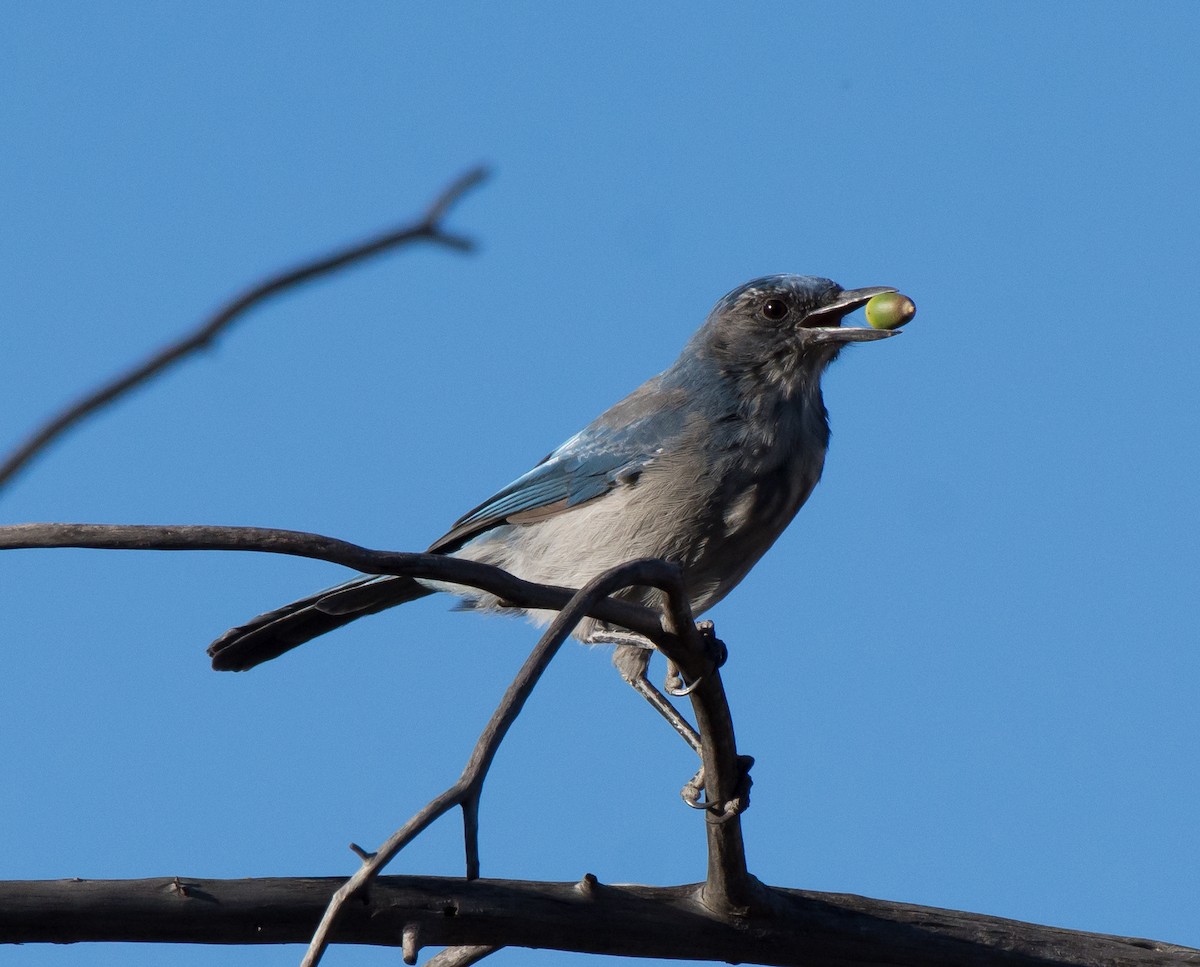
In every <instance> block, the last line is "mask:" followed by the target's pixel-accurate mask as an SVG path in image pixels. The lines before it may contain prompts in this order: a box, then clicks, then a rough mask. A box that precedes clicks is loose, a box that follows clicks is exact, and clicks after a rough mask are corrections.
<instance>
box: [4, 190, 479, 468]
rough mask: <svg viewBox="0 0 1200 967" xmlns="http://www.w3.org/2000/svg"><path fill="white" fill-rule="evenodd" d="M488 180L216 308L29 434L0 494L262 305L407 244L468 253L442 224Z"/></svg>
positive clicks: (10, 462)
mask: <svg viewBox="0 0 1200 967" xmlns="http://www.w3.org/2000/svg"><path fill="white" fill-rule="evenodd" d="M486 176H487V171H486V169H484V168H473V169H472V170H470V171H468V172H467V173H466V174H464V175H462V176H460V177H459V178H456V179H455V180H454V181H453V182H451V183H450V184H449V185H448V186H447V187H446V188H445V189H444V190H443V191H442V193H441V194H440V195H438V197H437V198H436V199H434V201H433V203H432V204H431V205H430V206H429V208H428V209H426V211H425V213H424V214H423V215H422V216H421V217H420V218H418V219H417V220H416V221H415V222H410V223H408V224H406V225H403V226H401V227H399V228H393V229H390V230H388V231H386V232H383V233H381V234H379V235H373V236H371V237H370V238H367V239H364V240H362V241H360V242H356V243H355V244H353V245H349V246H346V247H344V248H339V249H336V250H335V251H333V252H330V253H329V254H327V255H323V256H321V257H319V258H316V259H312V260H310V261H307V262H303V263H301V264H299V265H296V266H293V267H292V268H289V269H285V270H283V271H281V272H277V273H275V274H274V275H270V276H268V277H267V278H265V279H263V280H262V281H260V282H257V283H255V284H254V285H252V286H251V287H250V288H249V289H246V290H245V291H244V292H242V293H241V294H240V295H238V296H235V297H234V298H233V299H231V300H230V301H229V302H227V303H226V304H225V305H224V306H222V307H221V308H220V309H218V310H217V312H215V313H214V314H213V315H212V316H210V317H209V318H208V319H206V320H205V321H204V322H203V323H202V324H201V325H200V326H199V327H198V328H197V329H195V330H194V331H192V332H191V333H189V334H187V335H185V336H183V337H182V338H181V339H179V340H177V341H176V342H173V343H171V344H170V345H167V346H164V347H163V348H162V349H160V350H159V351H158V352H156V353H154V354H153V355H152V356H150V357H149V358H147V359H145V360H143V361H142V362H141V363H139V364H138V365H136V366H134V367H133V368H132V369H130V370H128V371H127V372H125V373H122V374H120V375H118V376H116V377H114V378H113V379H111V380H110V381H109V382H107V383H104V384H103V385H101V386H99V387H97V388H96V389H95V390H93V391H92V392H91V393H88V394H87V395H86V396H84V397H82V398H81V399H79V400H77V401H76V402H75V403H73V404H71V405H70V406H68V407H67V408H66V409H64V410H63V411H62V412H61V413H59V414H58V415H56V416H54V417H53V418H52V419H50V420H48V421H47V422H46V423H45V424H44V425H42V426H41V427H39V428H38V429H36V430H35V431H34V432H33V433H31V434H30V435H29V437H28V438H27V439H26V440H25V442H23V443H21V444H20V445H18V446H17V448H16V449H15V450H13V452H12V453H11V454H10V455H9V456H8V457H6V458H5V459H4V461H3V462H0V490H2V489H3V488H4V486H5V484H7V483H8V481H9V480H11V479H12V478H13V477H14V476H15V475H16V474H17V473H19V472H20V471H21V470H23V469H24V468H25V467H26V466H27V465H28V464H29V463H30V461H32V460H33V459H34V457H36V456H37V455H38V454H39V453H41V452H42V451H43V450H45V449H46V448H47V447H48V446H49V445H50V444H51V443H53V442H54V441H55V440H56V439H58V437H59V436H61V435H62V434H63V433H65V432H66V431H67V430H69V429H70V428H71V427H72V426H74V425H75V424H76V423H78V422H79V421H80V420H82V419H84V418H85V417H87V416H89V415H91V414H92V413H94V412H96V411H97V410H99V409H100V408H102V407H104V406H106V405H108V404H109V403H112V402H113V401H114V400H117V399H118V398H120V397H121V396H124V395H125V394H126V393H128V392H129V391H130V390H131V389H133V388H134V387H136V386H140V385H141V384H142V383H145V382H146V381H148V380H150V379H152V378H153V377H155V376H157V375H159V374H160V373H162V372H163V371H165V370H166V369H167V368H168V367H170V366H171V365H172V364H174V363H177V362H179V361H180V360H182V359H184V358H185V357H187V356H190V355H191V354H192V353H195V352H196V351H197V350H200V349H202V348H204V347H205V346H207V345H208V344H209V343H211V342H212V341H213V340H215V339H216V338H217V336H219V335H221V333H223V332H224V331H225V330H226V329H227V328H229V326H230V325H232V323H233V322H235V321H236V320H237V319H238V318H239V317H240V316H242V315H244V314H245V313H246V312H247V311H248V310H250V309H251V308H253V307H254V306H256V305H258V304H259V303H260V302H264V301H266V300H267V299H269V298H271V297H272V296H275V295H278V294H279V293H281V292H284V291H286V290H288V289H292V288H295V287H296V286H298V285H301V284H303V283H305V282H308V281H310V280H312V279H315V278H318V277H319V276H322V275H328V274H329V273H331V272H336V271H337V270H338V269H342V268H345V267H346V266H348V265H351V264H353V263H355V262H361V261H363V260H364V259H368V258H370V257H371V256H373V255H378V254H380V253H381V252H385V251H387V250H389V249H393V248H397V247H399V246H401V245H405V244H408V243H411V242H433V243H435V244H437V245H442V246H445V247H447V248H452V249H456V250H458V251H460V252H465V251H468V250H469V249H470V248H471V247H472V242H471V240H470V239H468V238H465V237H463V236H461V235H455V234H452V233H450V232H447V231H445V230H444V229H443V228H442V220H443V219H444V218H445V217H446V214H447V212H448V211H449V210H450V208H451V207H452V206H453V205H454V204H455V203H456V202H457V201H458V200H459V199H460V198H461V197H462V196H463V195H465V194H466V193H467V192H468V191H470V190H471V189H472V188H474V187H475V186H476V185H478V184H479V183H480V182H481V181H483V179H484V178H485V177H486Z"/></svg>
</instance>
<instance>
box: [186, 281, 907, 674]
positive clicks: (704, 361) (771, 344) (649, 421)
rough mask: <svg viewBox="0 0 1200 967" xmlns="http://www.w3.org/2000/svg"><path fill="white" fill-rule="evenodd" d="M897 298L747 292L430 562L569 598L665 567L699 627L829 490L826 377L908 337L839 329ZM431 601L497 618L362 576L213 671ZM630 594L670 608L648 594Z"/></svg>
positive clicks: (770, 285)
mask: <svg viewBox="0 0 1200 967" xmlns="http://www.w3.org/2000/svg"><path fill="white" fill-rule="evenodd" d="M894 291H896V290H895V289H891V288H868V289H843V288H842V287H841V286H839V285H837V284H836V283H834V282H831V281H830V280H829V279H821V278H816V277H812V276H802V275H771V276H766V277H764V278H761V279H755V280H754V281H752V282H747V283H746V284H745V285H743V286H740V287H739V288H737V289H734V290H733V291H732V292H730V293H729V294H728V295H726V296H725V297H724V298H722V299H721V300H720V301H719V302H718V303H717V304H716V306H715V307H714V308H713V310H712V312H711V313H710V314H709V316H708V319H707V320H706V321H705V322H704V325H702V326H701V327H700V329H699V330H698V331H697V332H696V334H695V335H694V336H692V338H691V340H690V341H689V342H688V343H687V345H686V346H685V347H684V349H683V353H682V354H681V355H680V357H679V358H678V359H677V360H676V361H675V363H674V364H673V365H672V366H671V367H670V368H669V369H667V370H665V371H664V372H662V373H660V374H659V375H657V376H655V377H654V378H652V379H650V380H648V381H647V382H645V383H643V384H642V385H641V386H639V387H638V388H637V389H636V390H634V391H633V392H632V393H631V394H629V396H627V397H625V399H623V400H621V401H620V402H619V403H617V404H616V405H615V406H613V407H611V408H610V409H608V410H606V411H605V412H604V413H602V414H601V415H600V416H599V417H597V418H596V419H595V420H594V421H593V422H592V423H590V424H589V425H588V426H586V427H585V428H584V429H583V430H581V431H580V432H579V433H577V434H575V436H573V437H571V439H569V440H567V442H566V443H564V444H563V445H562V446H560V447H559V448H558V449H557V450H555V451H554V452H553V453H551V454H550V455H549V456H547V457H546V458H545V459H544V460H542V462H541V463H539V464H538V465H537V466H535V467H534V468H533V469H532V470H530V471H529V472H528V473H526V474H525V475H524V476H521V477H518V478H517V479H516V480H515V481H513V482H512V483H511V484H509V485H508V486H507V487H505V488H504V489H503V490H501V491H500V492H499V493H497V494H496V495H495V496H494V497H492V498H491V499H489V500H487V501H485V502H484V503H482V504H480V505H479V506H478V507H476V508H475V509H474V510H472V511H471V512H470V513H468V514H466V515H465V516H463V517H462V518H460V519H459V520H458V521H457V522H456V523H455V524H454V526H453V527H451V528H450V530H449V531H448V532H447V533H446V534H445V535H444V536H442V537H441V538H439V539H438V540H437V541H435V542H434V543H433V545H432V546H431V547H430V548H429V550H430V552H432V553H438V554H451V555H453V556H455V557H459V558H467V559H470V560H474V561H482V562H484V563H487V564H493V565H495V566H497V567H500V568H503V569H504V570H506V571H508V572H510V573H512V574H514V575H516V576H517V577H520V578H524V579H525V580H527V581H535V582H539V583H544V584H554V585H560V586H566V587H572V588H578V587H582V586H583V585H584V584H586V583H587V582H588V581H589V580H591V579H592V578H593V577H595V576H597V575H598V574H600V573H602V572H604V571H606V570H608V569H609V568H611V567H614V566H616V565H618V564H622V563H625V562H627V561H632V560H636V559H638V558H664V559H666V560H668V561H671V562H674V563H675V564H677V565H679V566H680V567H681V568H682V570H683V573H684V578H685V581H686V584H687V588H688V593H689V597H690V600H691V606H692V611H693V612H694V613H695V614H701V613H703V612H704V611H706V610H708V609H709V608H711V607H712V606H713V605H714V604H716V603H717V602H718V601H720V600H721V599H722V598H723V597H725V595H726V594H728V593H729V591H730V590H732V589H733V587H734V586H736V585H737V583H738V582H739V581H741V579H742V578H743V577H745V576H746V573H747V572H748V571H749V570H750V568H751V567H752V566H753V565H754V563H755V562H756V561H757V560H758V559H759V558H760V557H761V556H762V555H763V554H764V553H765V552H766V550H767V548H768V547H770V546H771V544H773V543H774V541H775V539H776V538H777V537H778V536H779V535H780V534H781V533H782V532H783V529H784V528H785V527H786V526H787V525H788V523H789V522H790V521H791V519H792V518H793V517H794V516H795V514H796V512H797V511H798V510H799V509H800V507H801V505H802V504H803V503H804V501H805V500H807V499H808V495H809V494H810V493H811V492H812V489H813V487H815V486H816V483H817V480H818V479H819V478H820V476H821V469H822V467H823V465H824V462H825V449H826V446H827V445H828V442H829V421H828V413H827V412H826V409H825V403H824V401H823V400H822V398H821V374H822V373H823V372H824V370H825V367H826V366H827V365H829V363H830V362H832V361H833V359H834V358H835V357H836V356H837V355H838V353H839V352H840V351H841V348H842V347H843V346H844V345H845V344H846V343H849V342H864V341H867V340H875V339H883V338H885V337H887V336H891V335H894V331H890V330H880V329H868V328H851V327H843V326H842V325H841V322H842V317H843V316H845V315H846V314H847V313H849V312H851V311H853V310H854V309H856V308H858V307H859V306H862V305H864V304H866V302H867V301H868V300H870V299H871V298H872V297H873V296H875V295H879V294H882V293H885V292H894ZM434 590H450V591H453V592H454V593H456V594H459V595H460V596H462V598H463V601H464V607H467V608H472V609H479V610H484V611H486V610H496V609H498V608H500V605H501V602H500V601H498V600H497V599H496V598H495V597H494V596H492V595H489V594H486V593H484V592H480V591H473V590H471V589H468V588H461V587H448V588H447V587H444V586H436V585H430V584H427V583H420V582H418V581H416V580H414V579H413V578H410V577H397V576H389V575H362V576H360V577H357V578H355V579H354V580H352V581H349V582H348V583H346V584H342V585H339V586H338V587H335V588H330V589H328V590H326V591H322V592H320V593H318V594H314V595H311V596H310V597H307V598H302V599H301V600H299V601H295V602H293V603H291V604H289V605H285V606H284V607H282V608H280V609H278V610H276V611H271V612H268V613H266V614H263V615H260V616H259V617H257V618H254V619H253V620H251V621H250V622H248V623H247V624H245V625H242V626H240V627H237V628H233V629H232V630H230V631H228V632H226V633H225V634H224V635H222V636H221V637H220V638H219V639H217V640H216V641H215V642H213V644H212V645H211V646H210V647H209V649H208V651H209V654H210V655H211V656H212V660H213V667H214V668H216V669H219V670H231V671H242V670H245V669H247V668H252V667H253V666H255V665H257V664H259V663H261V662H264V661H267V660H269V659H271V658H275V657H277V656H278V655H281V654H283V653H284V652H285V651H288V650H289V649H291V648H294V647H296V646H297V645H300V644H303V643H304V642H306V641H308V640H310V639H312V638H315V637H317V636H318V635H322V634H324V633H325V632H327V631H331V630H333V629H334V628H337V627H340V626H341V625H344V624H346V623H348V622H350V621H353V620H355V619H356V618H360V617H362V616H364V615H368V614H374V613H376V612H378V611H382V610H384V609H385V608H391V607H394V606H395V605H398V604H403V603H404V602H406V601H412V600H414V599H415V598H419V597H422V596H424V595H426V594H430V593H431V592H432V591H434ZM625 596H626V597H628V598H630V599H631V600H634V601H638V602H640V603H643V604H650V605H654V604H656V603H658V601H657V599H658V592H656V591H652V590H649V589H640V588H638V589H631V590H630V591H628V592H625ZM532 617H534V618H535V619H541V620H544V619H546V618H547V617H548V616H547V615H545V614H535V615H532ZM575 635H576V637H578V638H580V639H582V640H584V641H587V642H612V643H617V644H628V641H629V637H630V636H629V635H628V633H625V634H622V633H621V632H620V631H619V630H618V629H613V628H608V627H605V626H603V625H602V624H600V623H598V622H596V621H594V620H591V619H588V620H585V621H583V622H581V623H580V625H579V627H578V628H577V629H576V631H575Z"/></svg>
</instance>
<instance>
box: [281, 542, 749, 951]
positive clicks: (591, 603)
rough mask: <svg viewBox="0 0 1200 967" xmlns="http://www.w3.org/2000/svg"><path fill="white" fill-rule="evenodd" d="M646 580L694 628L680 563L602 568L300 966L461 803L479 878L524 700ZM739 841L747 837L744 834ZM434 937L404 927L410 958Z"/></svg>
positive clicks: (337, 909) (360, 877) (342, 892)
mask: <svg viewBox="0 0 1200 967" xmlns="http://www.w3.org/2000/svg"><path fill="white" fill-rule="evenodd" d="M636 586H646V587H656V588H659V589H660V590H662V591H664V592H665V593H666V594H667V595H668V596H669V599H670V601H671V602H672V603H673V608H672V611H673V612H674V611H676V609H678V611H677V613H676V614H674V615H673V621H672V623H674V618H675V617H678V618H682V619H684V621H682V622H680V624H679V625H677V627H685V628H692V627H693V625H692V621H691V614H690V611H689V609H688V605H687V598H686V596H685V595H684V589H683V575H682V572H681V571H680V570H679V568H678V567H676V566H674V565H672V564H667V563H666V562H664V561H653V560H647V561H633V562H631V563H628V564H622V565H618V566H617V567H614V568H610V569H609V570H608V571H605V572H604V573H603V574H601V575H599V576H598V577H596V578H594V579H592V580H591V581H589V582H588V583H587V585H585V586H584V587H583V588H582V589H581V590H580V591H578V592H577V593H576V594H575V595H574V596H573V597H572V598H571V600H570V602H568V604H567V606H566V607H564V608H563V609H562V610H561V611H559V613H558V614H557V615H556V616H555V619H554V621H552V622H551V623H550V627H549V628H547V629H546V632H545V634H543V635H542V638H541V640H540V641H539V642H538V643H537V646H536V647H535V648H534V649H533V651H532V652H531V653H530V655H529V657H528V658H527V659H526V660H525V664H524V665H522V666H521V670H520V671H519V672H518V673H517V676H516V678H514V679H513V681H512V684H511V685H509V686H508V689H507V691H506V692H505V693H504V698H503V699H501V701H500V704H499V705H498V706H497V708H496V711H495V712H493V713H492V717H491V719H490V720H489V721H488V724H487V725H486V726H485V727H484V730H483V732H482V733H481V734H480V736H479V740H478V741H477V742H476V743H475V748H474V750H473V751H472V752H471V758H470V760H469V761H468V762H467V766H466V768H465V769H463V773H462V775H461V776H460V777H459V779H458V781H457V782H456V783H455V784H454V785H453V786H451V787H450V788H449V789H447V790H446V791H445V792H443V793H442V794H441V795H439V796H437V797H435V798H434V799H433V800H432V801H430V802H429V804H428V805H426V806H425V808H424V809H422V810H420V811H419V812H418V813H417V814H416V815H414V816H413V817H412V819H410V820H409V821H408V822H407V823H405V824H404V826H402V827H401V828H400V829H399V830H397V831H396V832H395V833H393V834H392V835H391V836H390V837H389V838H388V840H387V841H386V842H385V843H384V844H383V845H382V846H381V847H380V848H379V849H378V851H376V852H374V853H365V852H362V851H360V850H356V852H359V853H360V855H361V857H362V860H363V863H362V866H360V867H359V869H358V871H357V872H356V873H355V874H354V875H353V876H352V877H350V879H349V880H347V881H346V883H345V884H344V885H343V886H341V887H340V888H339V889H338V891H337V892H336V893H335V894H334V895H333V898H332V899H331V900H330V901H329V906H328V908H327V909H326V910H325V913H324V915H323V916H322V918H321V923H320V925H319V926H318V927H317V929H316V931H315V933H314V934H313V938H312V942H311V943H310V944H309V947H308V951H307V953H306V954H305V956H304V959H303V960H302V961H301V967H316V965H317V964H318V963H320V961H321V957H322V955H323V954H324V953H325V950H326V948H327V947H328V946H329V943H330V939H331V937H332V936H333V931H334V927H335V925H336V924H337V922H338V919H339V918H340V917H341V916H342V914H343V912H344V910H345V908H346V904H347V903H348V902H349V901H350V900H351V898H353V897H355V896H357V895H359V894H360V893H361V892H362V891H363V890H364V889H365V888H366V887H367V886H368V885H369V884H370V883H372V882H373V881H374V880H375V879H376V878H377V877H378V876H379V874H380V872H381V871H382V870H383V868H384V867H385V866H387V864H388V863H390V862H391V861H392V860H393V859H394V858H395V857H396V855H397V854H398V853H399V852H400V851H401V850H402V849H403V848H404V847H405V846H407V845H408V844H409V843H411V842H412V841H413V840H414V839H415V838H416V837H417V836H419V835H420V834H421V833H422V832H424V830H425V829H427V828H428V827H429V825H430V824H431V823H433V821H434V820H436V819H437V818H438V817H439V816H443V815H445V813H447V812H448V811H449V810H451V809H453V808H454V807H455V806H459V807H461V808H462V811H463V826H464V834H465V840H466V854H467V879H468V880H474V879H477V878H478V877H479V803H480V797H481V796H482V793H483V782H484V780H485V779H486V778H487V773H488V769H490V768H491V764H492V760H493V759H494V758H495V755H496V753H497V752H498V751H499V749H500V744H501V743H502V742H503V741H504V737H505V735H507V734H508V730H509V729H510V728H511V727H512V724H513V723H514V722H515V721H516V720H517V716H518V715H520V714H521V709H522V708H524V707H525V702H526V700H527V699H528V698H529V696H530V695H531V694H532V693H533V689H534V688H535V687H536V686H537V683H538V681H539V680H540V679H541V677H542V673H543V672H544V671H545V670H546V669H547V668H548V667H549V665H550V662H551V661H552V660H553V659H554V656H555V655H556V654H558V650H559V648H561V647H562V643H563V642H564V641H566V640H567V637H568V636H569V635H570V634H571V632H572V631H574V630H575V627H576V625H578V624H579V622H580V620H581V619H582V618H583V617H584V616H585V615H587V614H589V613H590V612H591V609H592V608H594V607H595V605H596V603H597V602H599V601H602V600H604V599H605V598H607V597H608V596H609V595H611V594H615V593H617V592H618V591H622V590H624V589H625V588H629V587H636ZM677 650H679V651H680V652H681V653H683V654H685V655H686V657H687V658H689V659H693V658H694V657H695V656H693V654H692V653H691V651H690V650H688V649H685V648H680V649H677ZM739 845H740V837H739ZM428 943H429V941H428V940H427V939H426V937H425V936H424V935H423V934H422V932H421V930H420V926H419V925H418V924H408V925H406V926H405V928H404V944H403V946H404V959H405V962H406V963H410V964H411V963H416V955H417V951H419V950H420V948H421V947H422V946H425V945H426V944H428Z"/></svg>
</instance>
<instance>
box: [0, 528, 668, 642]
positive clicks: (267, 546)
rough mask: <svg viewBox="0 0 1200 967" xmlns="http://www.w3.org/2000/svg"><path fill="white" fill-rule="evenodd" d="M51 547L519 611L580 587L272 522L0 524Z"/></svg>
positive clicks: (642, 615) (633, 617) (630, 623)
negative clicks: (316, 577)
mask: <svg viewBox="0 0 1200 967" xmlns="http://www.w3.org/2000/svg"><path fill="white" fill-rule="evenodd" d="M50 547H86V548H95V549H103V550H120V551H255V552H260V553H268V554H287V555H290V556H292V557H306V558H311V559H313V560H318V561H329V562H330V563H331V564H341V565H343V566H345V567H348V568H353V569H354V570H356V571H366V572H367V573H368V574H403V575H408V576H410V577H419V578H428V579H430V580H433V581H444V582H446V583H449V584H464V585H468V586H470V587H473V588H479V589H481V590H483V591H488V592H490V593H492V594H494V595H496V596H497V597H499V598H500V599H501V600H502V601H504V602H506V603H508V604H511V605H513V606H514V607H520V608H536V609H539V610H553V611H558V610H561V609H562V608H564V607H566V605H567V603H568V602H569V601H570V600H571V597H572V596H573V595H574V594H575V591H574V590H573V589H570V588H559V587H553V586H551V585H547V584H533V583H532V582H529V581H522V580H521V579H520V578H516V577H513V576H512V575H511V574H509V573H508V572H507V571H502V570H500V569H499V568H497V567H492V566H491V565H489V564H480V563H477V562H475V561H461V560H458V559H456V558H453V557H446V556H445V555H442V554H410V553H405V552H401V551H376V550H371V549H369V548H365V547H360V546H359V545H357V544H351V543H350V542H348V541H342V540H338V539H337V538H335V537H324V536H322V535H320V534H307V533H304V532H303V531H290V530H276V529H274V528H270V527H224V526H219V525H214V526H208V525H204V524H181V525H178V526H175V525H166V526H160V525H153V524H10V525H7V526H0V551H5V550H21V549H30V548H50ZM587 613H588V616H589V617H592V618H598V619H600V620H601V621H608V622H612V623H613V624H618V625H620V626H621V627H623V628H628V629H629V630H630V631H636V632H637V633H638V634H640V635H645V636H646V637H647V638H649V639H650V640H651V641H653V642H654V643H655V644H656V645H658V646H660V647H663V646H665V647H668V648H669V647H670V646H671V644H672V642H673V641H675V640H677V639H676V636H675V635H674V634H672V633H671V632H669V631H667V630H666V629H665V628H664V627H663V623H662V618H661V616H660V615H659V614H658V612H657V611H654V610H653V609H651V608H646V607H643V606H641V605H638V604H633V603H631V602H628V601H616V600H613V599H607V600H602V601H597V602H595V603H594V604H593V605H592V607H591V610H589V611H588V612H587Z"/></svg>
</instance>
